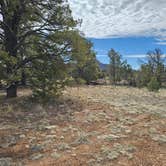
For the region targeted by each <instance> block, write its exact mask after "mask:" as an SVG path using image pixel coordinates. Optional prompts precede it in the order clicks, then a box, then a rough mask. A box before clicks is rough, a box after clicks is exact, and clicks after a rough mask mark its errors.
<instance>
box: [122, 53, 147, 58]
mask: <svg viewBox="0 0 166 166" xmlns="http://www.w3.org/2000/svg"><path fill="white" fill-rule="evenodd" d="M146 57H147V55H146V54H136V55H125V56H124V58H146Z"/></svg>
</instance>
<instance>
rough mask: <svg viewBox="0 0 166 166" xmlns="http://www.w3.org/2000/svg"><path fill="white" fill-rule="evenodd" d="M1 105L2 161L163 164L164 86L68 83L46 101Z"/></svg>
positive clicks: (63, 165)
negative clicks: (151, 89) (149, 88)
mask: <svg viewBox="0 0 166 166" xmlns="http://www.w3.org/2000/svg"><path fill="white" fill-rule="evenodd" d="M21 96H22V95H21ZM1 100H2V99H1ZM0 108H1V112H0V113H1V114H0V166H1V165H2V166H5V164H6V165H7V166H8V165H16V166H17V165H18V166H22V165H23V166H54V165H55V166H100V165H101V166H115V165H116V166H165V163H166V127H165V126H166V90H161V91H160V92H159V93H152V92H148V91H147V90H145V89H141V90H140V89H136V88H127V87H111V86H89V87H77V88H67V89H66V90H65V91H64V95H63V98H62V99H61V100H59V101H57V102H56V103H52V104H50V105H47V106H42V105H40V104H34V103H31V102H30V101H28V100H26V97H25V98H24V97H20V98H18V99H12V100H10V101H5V100H3V102H2V101H1V104H0Z"/></svg>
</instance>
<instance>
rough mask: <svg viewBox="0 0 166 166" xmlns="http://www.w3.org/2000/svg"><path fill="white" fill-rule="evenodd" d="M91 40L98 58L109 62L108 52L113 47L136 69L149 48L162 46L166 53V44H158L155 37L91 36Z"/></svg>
mask: <svg viewBox="0 0 166 166" xmlns="http://www.w3.org/2000/svg"><path fill="white" fill-rule="evenodd" d="M89 40H91V41H92V42H93V44H94V50H95V51H96V53H97V59H98V60H99V61H101V62H102V63H106V64H107V63H109V58H108V56H107V54H108V51H109V50H110V49H111V48H114V49H115V50H116V51H117V52H119V53H120V54H121V55H122V57H123V59H127V61H128V63H129V64H131V65H132V67H133V68H135V69H138V68H139V66H140V64H141V63H140V59H144V57H145V56H146V53H147V52H148V51H149V50H154V49H155V48H160V49H161V50H162V52H163V53H166V45H162V44H161V45H160V44H157V41H156V39H155V38H153V37H125V38H113V39H111V38H107V39H93V38H91V39H89Z"/></svg>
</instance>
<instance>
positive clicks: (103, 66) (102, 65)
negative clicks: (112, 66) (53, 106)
mask: <svg viewBox="0 0 166 166" xmlns="http://www.w3.org/2000/svg"><path fill="white" fill-rule="evenodd" d="M97 63H98V64H99V67H100V69H101V70H103V71H107V70H108V67H109V65H108V64H104V63H101V62H99V61H98V60H97Z"/></svg>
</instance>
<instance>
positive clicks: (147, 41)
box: [69, 0, 166, 61]
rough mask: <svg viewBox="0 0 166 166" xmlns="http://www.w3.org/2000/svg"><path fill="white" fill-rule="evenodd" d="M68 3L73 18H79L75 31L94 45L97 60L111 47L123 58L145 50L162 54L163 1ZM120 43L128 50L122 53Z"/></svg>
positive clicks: (165, 9) (164, 40)
mask: <svg viewBox="0 0 166 166" xmlns="http://www.w3.org/2000/svg"><path fill="white" fill-rule="evenodd" d="M69 3H70V7H71V9H72V12H73V16H74V18H76V19H82V21H83V22H82V26H81V27H79V28H80V30H81V31H82V32H83V33H84V34H85V36H86V37H87V38H90V39H91V40H92V41H93V42H94V48H95V49H96V51H97V52H98V58H100V57H101V58H102V59H104V55H105V57H106V52H107V51H108V49H110V48H112V47H113V46H114V47H115V49H116V50H117V51H121V53H122V54H124V57H126V58H127V57H128V58H130V59H131V58H134V59H135V60H136V58H138V57H143V55H144V54H145V53H146V52H147V51H148V49H154V48H156V47H158V48H161V49H163V51H164V52H166V50H165V47H166V18H165V16H166V0H69ZM114 41H115V43H114ZM118 42H119V44H118ZM133 42H134V43H135V44H134V43H133ZM126 43H127V44H126ZM100 44H101V46H100ZM124 44H125V46H127V47H128V48H127V49H125V50H124V49H122V48H123V45H124ZM104 45H108V47H103V46H104ZM131 45H132V46H131ZM147 46H148V47H147ZM139 47H141V48H140V49H138V48H139ZM128 54H129V55H128ZM132 55H133V56H132ZM106 60H107V59H105V61H106Z"/></svg>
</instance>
